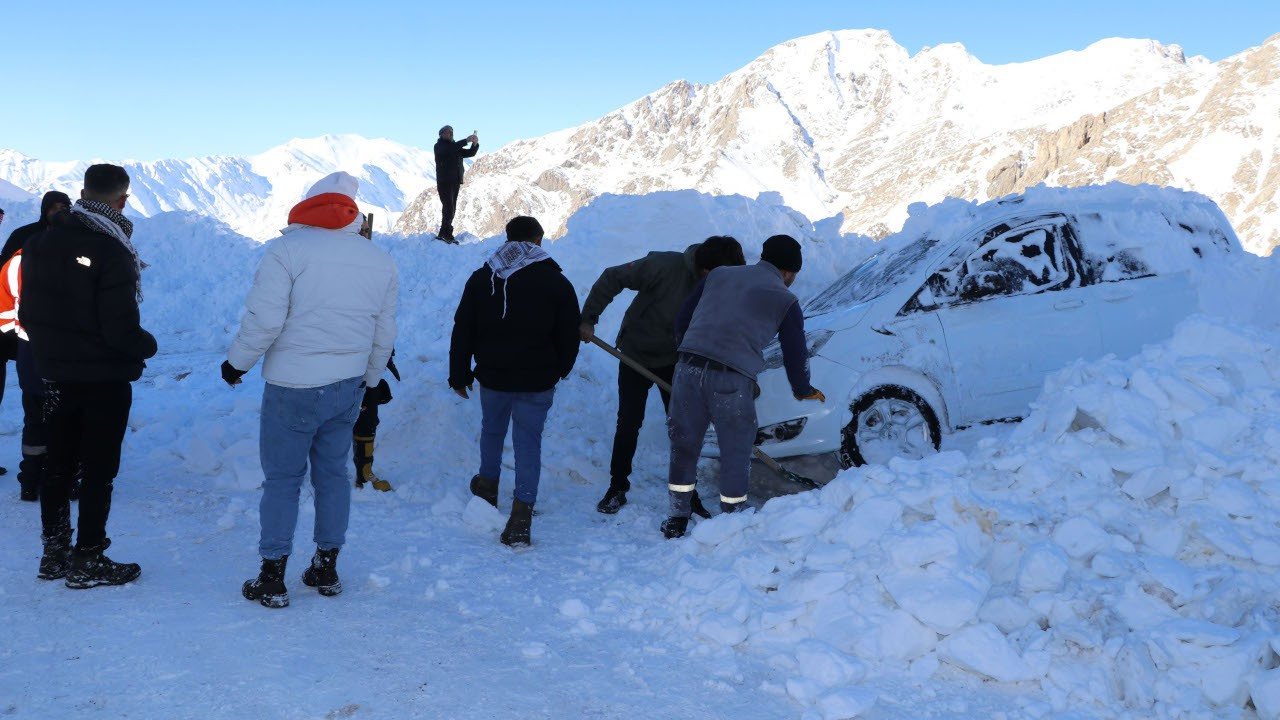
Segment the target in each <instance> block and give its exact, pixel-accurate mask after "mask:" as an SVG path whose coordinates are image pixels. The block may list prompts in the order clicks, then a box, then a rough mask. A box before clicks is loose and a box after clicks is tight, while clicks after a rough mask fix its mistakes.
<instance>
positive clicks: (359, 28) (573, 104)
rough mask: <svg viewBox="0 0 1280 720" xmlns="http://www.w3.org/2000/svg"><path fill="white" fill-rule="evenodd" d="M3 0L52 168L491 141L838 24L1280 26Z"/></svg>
mask: <svg viewBox="0 0 1280 720" xmlns="http://www.w3.org/2000/svg"><path fill="white" fill-rule="evenodd" d="M49 7H50V6H49V5H47V4H45V3H38V2H22V3H16V2H15V3H5V8H4V10H3V17H2V18H0V22H3V30H2V31H0V67H3V71H2V72H0V78H3V81H4V83H5V87H4V88H3V97H4V105H5V107H3V109H0V147H8V148H13V149H16V150H18V151H20V152H22V153H24V154H27V155H31V156H34V157H39V158H41V159H45V160H69V159H82V158H83V159H87V158H90V157H100V158H105V159H111V160H123V159H138V160H154V159H158V158H165V157H190V156H195V155H205V154H214V153H217V154H250V153H256V152H261V151H263V150H265V149H267V148H269V147H271V146H274V145H278V144H280V143H282V142H284V141H286V140H288V139H289V138H292V137H312V136H316V135H321V134H324V133H346V132H354V133H358V134H361V135H365V136H368V137H388V138H391V139H393V140H397V141H399V142H403V143H407V144H411V145H418V146H421V147H428V146H430V144H431V143H433V142H434V141H435V137H436V130H437V129H438V128H439V127H440V125H443V124H445V123H450V124H452V125H454V126H456V127H458V128H459V129H460V130H463V131H468V132H469V131H470V130H472V129H475V130H477V131H478V132H479V133H480V136H481V139H482V147H483V148H484V149H486V150H493V149H496V148H497V147H498V146H499V145H501V144H503V143H506V142H508V141H510V140H513V139H517V138H523V137H535V136H538V135H542V134H544V133H547V132H551V131H554V130H559V129H562V128H566V127H571V126H573V125H577V124H580V123H582V122H586V121H589V120H592V119H594V118H597V117H599V116H600V115H603V114H605V113H607V112H609V111H610V110H613V109H615V108H617V107H620V106H622V105H624V104H626V103H628V102H630V101H632V100H635V99H637V98H639V97H640V96H642V95H644V94H646V93H649V92H652V91H653V90H656V89H657V88H659V87H661V86H662V85H665V84H666V83H668V82H670V81H672V80H675V79H679V78H685V79H689V80H692V81H695V82H713V81H715V80H717V79H719V78H720V77H722V76H723V75H725V74H727V73H729V72H732V71H733V70H735V69H737V68H739V67H741V66H743V65H745V64H746V63H748V62H750V61H751V60H752V59H753V58H755V57H756V56H758V55H759V54H760V53H762V52H763V51H764V50H766V49H767V48H769V47H771V46H773V45H776V44H778V43H781V42H784V41H786V40H789V39H792V38H795V37H799V36H802V35H808V34H812V33H816V32H821V31H823V30H835V29H849V28H865V27H875V28H883V29H886V30H889V31H890V32H891V33H892V34H893V36H894V39H895V40H897V41H898V43H899V44H901V45H903V46H904V47H906V48H907V49H908V50H909V51H910V52H912V53H915V52H917V51H919V50H920V48H922V47H924V46H926V45H937V44H940V43H944V42H960V43H963V44H964V45H965V46H966V47H967V48H968V49H969V51H970V52H971V53H972V54H974V55H976V56H977V57H978V58H980V59H981V60H983V61H984V62H988V63H1006V62H1020V61H1025V60H1031V59H1034V58H1037V57H1042V56H1044V55H1048V54H1052V53H1054V52H1060V51H1063V50H1073V49H1080V48H1083V47H1085V46H1087V45H1088V44H1090V43H1092V42H1094V41H1096V40H1099V39H1102V38H1105V37H1115V36H1121V37H1142V38H1153V39H1156V40H1158V41H1160V42H1164V43H1177V44H1179V45H1182V46H1183V48H1184V49H1185V50H1186V52H1187V54H1188V55H1206V56H1208V57H1209V58H1210V59H1213V60H1220V59H1222V58H1223V57H1226V56H1229V55H1232V54H1234V53H1236V52H1239V51H1241V50H1243V49H1245V48H1247V47H1251V46H1254V45H1258V44H1260V43H1261V42H1263V41H1264V40H1265V39H1266V38H1267V37H1268V36H1270V35H1272V34H1275V33H1278V32H1280V1H1277V0H1266V1H1261V0H1259V1H1257V2H1216V3H1208V2H1204V1H1203V0H1200V1H1198V2H1184V1H1183V0H1165V1H1163V2H1148V1H1146V0H1136V1H1128V0H1110V1H1108V2H1097V1H1096V0H1078V1H1076V2H1072V3H1069V4H1066V3H1038V2H1027V1H1025V0H1024V1H1023V2H955V1H954V0H952V1H951V2H935V1H932V0H928V1H921V2H908V1H906V0H899V1H897V2H862V1H860V0H834V1H832V2H803V1H797V2H757V1H756V0H737V1H730V0H684V1H683V2H671V1H669V0H645V1H643V2H628V1H626V0H620V1H619V2H546V3H532V2H474V3H471V4H464V3H456V4H448V5H444V4H440V3H435V2H392V1H389V0H388V1H382V0H365V1H364V2H330V1H329V0H314V1H313V2H293V1H288V2H275V1H273V0H258V1H257V2H244V1H243V0H222V1H220V2H190V3H188V2H172V0H170V1H169V2H151V1H137V2H130V1H129V0H120V2H116V3H100V2H95V3H89V2H82V0H71V1H70V2H61V3H57V4H56V7H57V8H58V11H57V12H56V13H53V14H51V13H50V11H49V9H48V8H49Z"/></svg>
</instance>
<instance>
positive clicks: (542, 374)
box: [449, 216, 578, 545]
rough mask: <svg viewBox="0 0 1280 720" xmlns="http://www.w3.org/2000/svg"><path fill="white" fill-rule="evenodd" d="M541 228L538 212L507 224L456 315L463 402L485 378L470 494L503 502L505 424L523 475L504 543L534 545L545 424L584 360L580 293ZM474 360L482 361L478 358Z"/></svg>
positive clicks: (455, 357)
mask: <svg viewBox="0 0 1280 720" xmlns="http://www.w3.org/2000/svg"><path fill="white" fill-rule="evenodd" d="M541 246H542V226H541V225H539V224H538V221H537V220H535V219H533V218H531V217H525V216H521V217H517V218H515V219H513V220H512V221H511V222H509V223H507V241H506V243H505V244H503V246H502V247H500V248H498V251H497V252H495V253H494V254H493V257H491V258H489V261H488V262H487V263H485V265H484V266H483V267H481V268H480V269H479V270H476V271H475V272H474V273H472V275H471V277H470V279H468V280H467V285H466V288H465V289H464V290H463V291H462V300H461V301H460V302H459V303H458V311H457V313H455V314H454V318H453V338H452V341H451V342H450V346H449V387H450V388H452V389H453V391H454V392H456V393H457V394H458V395H460V396H461V397H462V398H463V399H464V400H465V399H469V398H470V395H468V391H469V390H471V389H472V387H473V381H475V380H479V381H480V408H481V413H482V417H483V419H482V421H481V430H480V472H479V473H477V474H476V476H475V477H473V478H472V479H471V492H472V494H474V495H475V496H477V497H479V498H482V499H483V500H485V501H486V502H488V503H489V504H490V505H493V506H494V507H497V506H498V479H499V475H500V473H501V469H502V446H503V444H504V443H505V442H506V439H507V428H508V427H509V426H514V428H513V430H512V438H511V439H512V445H513V446H514V448H515V455H516V479H515V494H514V500H513V501H512V503H511V517H510V519H508V521H507V526H506V528H505V529H504V530H503V531H502V538H501V539H502V542H503V544H506V545H528V544H529V542H530V537H529V536H530V528H529V526H530V524H531V522H532V516H533V504H534V502H535V501H536V500H537V499H538V480H539V478H540V476H541V472H542V428H543V425H544V424H545V423H546V420H547V413H548V412H549V411H550V410H551V401H552V399H553V398H554V396H555V387H556V383H557V382H558V381H559V380H561V379H564V378H567V377H569V372H570V371H572V370H573V364H574V362H575V361H577V359H578V296H577V293H576V292H575V291H574V289H573V285H572V284H571V283H570V282H569V280H568V278H566V277H565V276H564V275H563V274H562V273H561V270H560V266H559V265H557V264H556V261H555V260H552V259H551V256H550V255H548V254H547V252H546V251H545V250H543V249H542V247H541ZM473 357H474V358H475V368H474V370H473V369H472V366H471V360H472V358H473Z"/></svg>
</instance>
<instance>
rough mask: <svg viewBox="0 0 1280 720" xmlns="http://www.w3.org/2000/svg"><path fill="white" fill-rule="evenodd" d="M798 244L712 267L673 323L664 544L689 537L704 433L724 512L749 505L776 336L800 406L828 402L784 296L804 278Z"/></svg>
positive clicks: (783, 238)
mask: <svg viewBox="0 0 1280 720" xmlns="http://www.w3.org/2000/svg"><path fill="white" fill-rule="evenodd" d="M802 260H803V258H802V257H801V253H800V243H798V242H796V241H795V240H794V239H793V238H791V237H789V236H787V235H774V236H773V237H771V238H769V239H768V240H766V241H765V242H764V249H763V251H762V252H761V253H760V262H758V263H756V264H755V265H747V266H743V267H722V268H718V269H716V270H713V271H712V272H711V273H710V274H709V275H707V277H706V278H705V279H703V280H702V282H700V283H699V284H698V286H697V287H696V288H694V290H693V293H692V294H691V295H690V296H689V299H688V300H686V301H685V304H684V307H682V308H681V309H680V314H679V315H678V316H677V317H676V337H677V338H678V341H679V352H680V362H679V363H678V364H677V365H676V371H675V377H674V382H672V383H671V385H672V387H671V412H670V421H669V422H668V430H669V434H670V436H671V464H670V470H669V480H668V486H667V489H668V490H669V491H670V494H671V517H669V518H668V519H667V520H665V521H663V523H662V534H663V535H664V536H665V537H667V538H676V537H681V536H683V535H684V533H685V531H686V530H687V529H688V526H689V515H690V498H691V497H692V496H693V493H694V491H695V490H696V489H697V482H698V478H697V468H698V457H699V456H700V455H701V453H702V443H703V439H704V438H705V436H706V433H707V427H708V426H710V425H715V428H716V438H717V440H718V441H719V445H720V510H721V512H736V511H738V510H740V509H742V508H743V507H744V506H745V503H746V500H747V481H748V478H749V477H750V474H751V448H752V447H753V446H754V445H755V438H756V430H757V428H756V406H755V394H756V376H757V375H758V374H759V373H760V371H761V370H763V369H764V364H765V361H764V348H765V346H766V345H767V344H769V343H770V342H771V341H772V340H773V338H774V337H775V336H777V337H778V339H779V342H780V344H781V345H782V359H783V364H784V365H785V366H786V370H787V380H788V381H790V383H791V392H792V393H793V394H794V395H795V397H796V399H797V400H817V401H819V402H825V401H826V398H825V397H824V396H823V394H822V393H821V392H819V391H818V390H816V389H814V387H813V386H812V385H810V384H809V353H808V349H807V346H806V344H805V339H804V314H803V313H802V312H801V309H800V302H799V300H797V299H796V296H795V295H793V294H792V293H791V291H790V290H789V289H788V288H789V287H790V286H791V283H793V282H795V279H796V276H797V275H798V274H799V273H800V267H801V264H802Z"/></svg>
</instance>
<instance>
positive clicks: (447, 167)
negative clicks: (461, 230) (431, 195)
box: [435, 125, 480, 243]
mask: <svg viewBox="0 0 1280 720" xmlns="http://www.w3.org/2000/svg"><path fill="white" fill-rule="evenodd" d="M468 144H469V145H471V147H467V145H468ZM479 150H480V139H479V138H477V137H476V136H475V134H474V133H472V134H471V135H469V136H467V137H466V138H464V139H462V140H459V141H457V142H454V140H453V128H452V127H450V126H449V125H445V126H444V127H442V128H440V139H439V140H437V141H436V146H435V152H436V190H438V191H439V192H440V214H441V217H440V232H439V233H437V234H436V237H437V238H439V239H441V240H444V241H445V242H450V243H451V242H457V241H456V240H454V239H453V214H454V212H455V211H456V210H457V209H458V191H459V190H460V189H462V175H463V173H464V172H465V171H466V168H465V167H464V166H463V163H462V161H463V159H465V158H469V157H474V156H475V154H476V152H478V151H479Z"/></svg>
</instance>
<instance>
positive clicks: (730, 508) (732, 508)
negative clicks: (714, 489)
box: [720, 500, 747, 515]
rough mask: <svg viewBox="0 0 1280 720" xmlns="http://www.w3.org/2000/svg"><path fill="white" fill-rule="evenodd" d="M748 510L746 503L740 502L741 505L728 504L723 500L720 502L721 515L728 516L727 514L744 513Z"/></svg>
mask: <svg viewBox="0 0 1280 720" xmlns="http://www.w3.org/2000/svg"><path fill="white" fill-rule="evenodd" d="M746 509H747V504H746V503H744V502H740V503H727V502H725V501H723V500H721V501H720V514H721V515H727V514H729V513H736V512H742V511H743V510H746Z"/></svg>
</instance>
